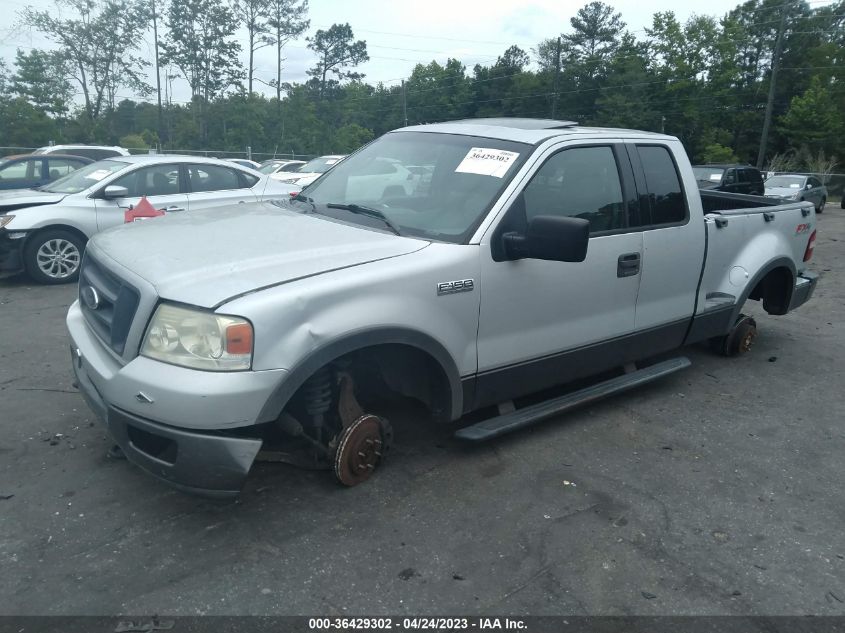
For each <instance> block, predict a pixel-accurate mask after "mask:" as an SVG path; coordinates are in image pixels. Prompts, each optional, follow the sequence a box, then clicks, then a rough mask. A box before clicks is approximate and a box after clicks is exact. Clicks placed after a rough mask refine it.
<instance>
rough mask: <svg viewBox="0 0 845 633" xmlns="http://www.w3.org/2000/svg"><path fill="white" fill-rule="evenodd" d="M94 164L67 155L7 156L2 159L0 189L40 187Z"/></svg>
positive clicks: (80, 157) (90, 161) (0, 164)
mask: <svg viewBox="0 0 845 633" xmlns="http://www.w3.org/2000/svg"><path fill="white" fill-rule="evenodd" d="M93 162H94V161H93V160H91V159H90V158H83V157H82V156H70V155H65V154H48V155H38V156H36V155H33V154H26V155H23V156H6V157H5V158H1V159H0V189H2V190H8V189H32V188H35V187H40V186H42V185H46V184H47V183H48V182H52V181H54V180H58V179H59V178H61V177H62V176H67V175H68V174H69V173H70V172H72V171H76V170H77V169H79V168H80V167H84V166H85V165H88V164H90V163H93Z"/></svg>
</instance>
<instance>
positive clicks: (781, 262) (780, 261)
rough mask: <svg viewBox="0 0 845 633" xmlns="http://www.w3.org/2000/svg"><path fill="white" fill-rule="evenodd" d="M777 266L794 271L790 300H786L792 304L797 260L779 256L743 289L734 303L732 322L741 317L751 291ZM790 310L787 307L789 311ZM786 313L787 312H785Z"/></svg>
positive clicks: (758, 272) (788, 303) (787, 303)
mask: <svg viewBox="0 0 845 633" xmlns="http://www.w3.org/2000/svg"><path fill="white" fill-rule="evenodd" d="M775 268H786V269H788V270H789V272H791V273H792V283H791V284H790V287H789V301H787V302H786V305H787V306H789V305H791V304H792V293H793V292H794V290H795V277H796V270H795V262H793V261H792V260H791V259H789V258H788V257H779V258H777V259H773V260H772V261H770V262H769V263H767V264H766V265H765V266H763V267H762V268H761V269H760V270H759V271H757V274H756V275H754V277H753V278H752V279H751V281H749V282H748V284H747V285H746V286H745V289H744V290H743V291H742V294H741V295H740V297H739V300H738V301H737V302H736V303H735V304H734V311H733V318H732V319H731V323H733V322H735V321H736V320H737V319H738V318H739V314H740V311H741V310H742V307H743V306H744V305H745V302H746V301H748V297H749V296H750V295H751V292H752V291H753V290H754V288H756V287H757V284H758V283H760V281H762V279H763V278H764V277H765V276H766V275H768V274H769V273H770V272H772V271H773V270H774V269H775ZM788 311H789V310H788V309H787V312H788ZM784 314H785V313H784Z"/></svg>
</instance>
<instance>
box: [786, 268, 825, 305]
mask: <svg viewBox="0 0 845 633" xmlns="http://www.w3.org/2000/svg"><path fill="white" fill-rule="evenodd" d="M818 280H819V276H818V275H817V274H816V273H814V272H811V271H809V270H805V271H804V272H803V273H801V274H800V275H798V278H797V279H796V280H795V288H794V289H793V291H792V300H791V301H790V302H789V311H790V312H791V311H792V310H794V309H795V308H798V307H800V306H802V305H804V304H805V303H807V302H808V301H809V300H810V297H812V296H813V292H814V291H815V290H816V283H818Z"/></svg>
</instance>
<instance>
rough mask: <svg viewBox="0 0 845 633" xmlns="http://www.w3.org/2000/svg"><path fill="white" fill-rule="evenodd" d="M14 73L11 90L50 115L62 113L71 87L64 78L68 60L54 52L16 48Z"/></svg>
mask: <svg viewBox="0 0 845 633" xmlns="http://www.w3.org/2000/svg"><path fill="white" fill-rule="evenodd" d="M15 67H16V72H15V74H14V75H13V76H12V85H11V89H12V91H13V92H15V93H17V94H18V95H19V96H21V97H23V98H24V99H26V100H27V101H29V102H30V103H31V104H32V105H34V106H35V107H36V108H38V109H39V110H43V111H44V112H47V113H48V114H52V115H53V116H63V115H65V114H66V113H67V112H68V106H69V105H70V103H71V102H72V99H73V88H72V87H71V85H70V82H69V81H68V79H67V76H68V74H69V68H68V62H67V59H66V58H65V56H64V55H63V54H62V53H60V52H58V51H40V50H38V49H32V50H31V51H30V52H29V53H25V52H23V51H22V50H20V49H18V51H17V55H16V57H15Z"/></svg>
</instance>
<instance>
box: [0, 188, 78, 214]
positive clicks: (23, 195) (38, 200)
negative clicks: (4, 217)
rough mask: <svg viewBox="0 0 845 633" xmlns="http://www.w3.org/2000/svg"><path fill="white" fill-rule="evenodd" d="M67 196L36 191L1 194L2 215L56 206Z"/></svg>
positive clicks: (12, 191) (27, 190) (25, 190)
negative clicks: (30, 208)
mask: <svg viewBox="0 0 845 633" xmlns="http://www.w3.org/2000/svg"><path fill="white" fill-rule="evenodd" d="M66 195H67V194H64V193H47V192H46V191H35V189H11V190H9V191H2V192H0V213H6V212H7V211H13V210H14V209H23V208H24V207H37V206H41V205H43V204H56V203H58V202H61V201H62V200H64V198H65V196H66Z"/></svg>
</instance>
